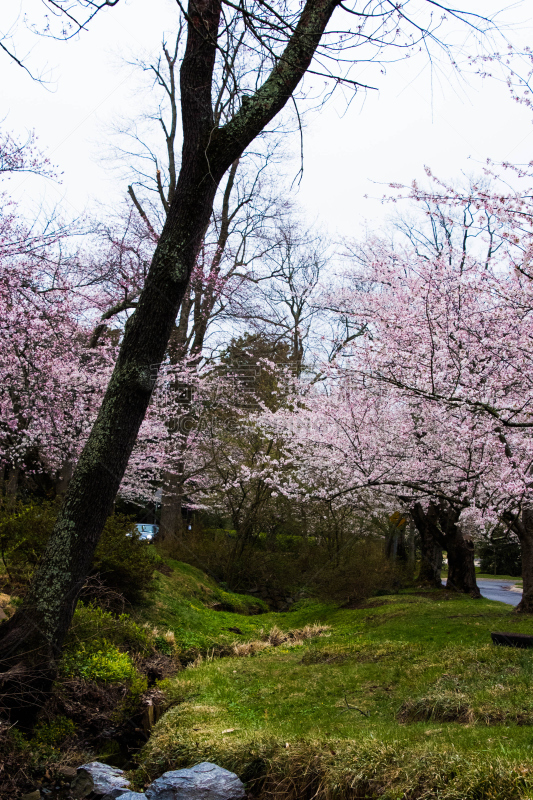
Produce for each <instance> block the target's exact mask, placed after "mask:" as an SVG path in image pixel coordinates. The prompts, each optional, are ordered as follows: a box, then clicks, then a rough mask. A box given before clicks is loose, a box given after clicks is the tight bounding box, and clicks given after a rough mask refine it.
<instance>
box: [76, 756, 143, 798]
mask: <svg viewBox="0 0 533 800" xmlns="http://www.w3.org/2000/svg"><path fill="white" fill-rule="evenodd" d="M123 776H124V772H123V770H121V769H117V767H110V766H109V764H102V763H100V761H91V762H90V763H89V764H83V765H82V766H81V767H78V770H77V773H76V777H75V778H74V780H73V781H72V784H71V790H72V794H73V795H74V797H76V798H82V797H87V795H88V794H90V793H91V792H93V793H94V794H96V795H100V796H101V797H102V800H114V799H115V798H116V797H120V796H121V795H124V794H125V793H126V792H128V788H129V785H130V782H129V781H127V780H126V778H124V777H123Z"/></svg>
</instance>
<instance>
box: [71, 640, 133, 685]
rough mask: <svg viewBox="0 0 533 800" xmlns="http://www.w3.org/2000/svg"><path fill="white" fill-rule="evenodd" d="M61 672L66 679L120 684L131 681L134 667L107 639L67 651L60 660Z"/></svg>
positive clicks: (125, 655) (84, 643) (83, 644)
mask: <svg viewBox="0 0 533 800" xmlns="http://www.w3.org/2000/svg"><path fill="white" fill-rule="evenodd" d="M61 672H62V674H63V675H65V676H66V677H68V678H84V679H85V680H93V681H105V682H106V683H120V682H122V681H131V680H133V678H134V677H135V675H136V670H135V667H134V666H133V664H132V661H131V658H130V657H129V655H128V654H127V653H121V652H120V650H119V649H118V648H117V647H116V646H115V645H114V644H112V643H111V642H109V641H108V640H107V639H99V640H98V639H97V640H94V641H92V642H82V643H80V644H79V645H78V646H77V647H76V648H75V649H74V648H72V649H67V650H66V651H65V652H64V653H63V658H62V660H61Z"/></svg>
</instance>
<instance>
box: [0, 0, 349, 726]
mask: <svg viewBox="0 0 533 800" xmlns="http://www.w3.org/2000/svg"><path fill="white" fill-rule="evenodd" d="M336 5H337V0H307V3H306V5H305V6H304V8H303V9H302V11H301V12H300V19H299V21H298V23H297V25H296V27H295V29H294V30H293V32H292V34H291V37H290V39H289V42H288V44H287V47H286V49H285V52H284V53H283V55H282V57H281V58H280V59H279V60H278V61H277V63H276V65H275V66H274V68H273V70H272V72H271V74H270V75H269V77H268V78H267V80H266V81H265V83H264V84H263V85H262V86H261V87H260V88H259V89H258V90H257V91H256V93H255V95H253V96H252V97H249V98H247V99H248V102H247V103H246V104H243V106H242V107H241V109H240V110H239V111H238V112H237V113H236V114H235V116H234V117H233V118H232V120H230V122H228V123H227V124H226V125H225V126H224V127H223V128H219V129H216V128H215V126H214V121H213V110H212V102H211V86H212V80H213V67H214V62H215V55H216V52H217V32H218V26H219V20H220V13H221V0H194V2H192V0H191V3H190V5H189V11H188V16H187V25H188V34H187V46H186V51H185V55H184V59H183V62H182V67H181V72H180V82H181V106H182V122H183V152H182V167H181V170H180V176H179V179H178V184H177V187H176V192H175V195H174V198H173V201H172V204H171V207H170V211H169V214H168V217H167V220H166V223H165V225H164V228H163V231H162V233H161V237H160V240H159V242H158V245H157V248H156V251H155V254H154V258H153V260H152V265H151V267H150V271H149V274H148V276H147V278H146V283H145V286H144V289H143V291H142V293H141V295H140V297H139V301H138V306H137V309H136V311H135V313H134V314H133V316H132V317H131V318H130V319H129V320H128V322H127V324H126V328H125V331H124V338H123V341H122V345H121V348H120V352H119V355H118V359H117V363H116V366H115V369H114V371H113V375H112V377H111V379H110V382H109V385H108V388H107V391H106V394H105V397H104V400H103V403H102V406H101V408H100V412H99V414H98V417H97V420H96V422H95V423H94V426H93V429H92V431H91V434H90V436H89V439H88V441H87V443H86V445H85V447H84V449H83V452H82V454H81V456H80V459H79V461H78V464H77V466H76V469H75V471H74V474H73V477H72V480H71V482H70V486H69V488H68V491H67V494H66V497H65V500H64V502H63V505H62V507H61V510H60V512H59V515H58V519H57V523H56V526H55V528H54V531H53V533H52V536H51V537H50V540H49V542H48V546H47V548H46V552H45V555H44V557H43V559H42V561H41V564H40V566H39V568H38V570H37V571H36V574H35V576H34V578H33V581H32V584H31V586H30V589H29V591H28V594H27V596H26V598H25V600H24V603H23V605H22V607H21V608H20V609H18V610H17V612H16V613H15V615H14V616H13V617H12V618H11V619H10V620H9V621H7V622H5V623H3V624H2V625H1V626H0V668H1V669H2V670H3V674H2V675H1V676H0V683H1V687H0V695H1V698H0V699H2V701H3V703H4V707H5V708H6V709H8V710H10V711H11V712H12V714H11V716H12V719H22V720H24V721H25V722H26V723H27V724H30V723H31V720H32V715H34V714H35V713H36V710H37V708H38V706H39V703H40V701H41V700H42V693H43V692H46V691H47V689H48V687H49V686H50V684H51V682H52V680H53V677H54V666H55V663H56V661H57V659H58V657H59V655H60V652H61V646H62V643H63V640H64V637H65V635H66V633H67V630H68V628H69V625H70V622H71V619H72V615H73V613H74V609H75V606H76V602H77V599H78V595H79V593H80V591H81V588H82V586H83V584H84V581H85V578H86V576H87V574H88V572H89V569H90V566H91V562H92V560H93V555H94V551H95V549H96V545H97V543H98V540H99V538H100V535H101V532H102V529H103V526H104V523H105V520H106V518H107V516H108V515H109V513H110V512H111V510H112V507H113V502H114V499H115V496H116V493H117V491H118V488H119V486H120V482H121V480H122V477H123V475H124V472H125V469H126V466H127V463H128V459H129V457H130V454H131V451H132V449H133V446H134V444H135V440H136V437H137V433H138V430H139V427H140V425H141V423H142V420H143V418H144V415H145V412H146V408H147V406H148V402H149V399H150V395H151V391H152V378H151V376H152V374H153V369H154V365H158V364H160V363H161V361H162V360H163V358H164V355H165V351H166V348H167V344H168V341H169V337H170V334H171V332H172V329H173V327H174V325H175V320H176V315H177V312H178V310H179V307H180V303H181V300H182V298H183V296H184V293H185V291H186V288H187V285H188V281H189V277H190V274H191V271H192V269H193V267H194V264H195V260H196V256H197V254H198V251H199V248H200V246H201V242H202V238H203V236H204V234H205V230H206V228H207V225H208V224H209V219H210V216H211V213H212V209H213V201H214V196H215V192H216V190H217V186H218V184H219V182H220V180H221V178H222V176H223V175H224V173H225V171H226V170H227V169H228V168H229V167H230V166H231V164H232V163H233V162H234V161H235V159H236V158H238V157H239V156H240V155H241V154H242V152H243V151H244V149H245V148H246V147H247V146H248V145H249V144H250V142H251V141H252V140H253V139H254V138H255V137H256V136H257V135H258V134H259V133H260V132H261V131H262V130H263V128H264V127H265V125H266V124H268V122H270V120H271V119H272V118H273V117H274V116H275V115H276V114H277V113H278V111H279V110H280V109H281V108H283V106H284V105H285V104H286V102H287V101H288V100H289V98H290V97H291V95H292V93H293V91H294V89H295V88H296V86H297V85H298V83H299V81H300V79H301V78H302V76H303V75H304V73H305V71H306V70H307V68H308V66H309V64H310V62H311V59H312V57H313V54H314V52H315V50H316V47H317V45H318V43H319V41H320V38H321V36H322V33H323V31H324V28H325V27H326V25H327V23H328V21H329V18H330V16H331V14H332V12H333V10H334V8H335V7H336Z"/></svg>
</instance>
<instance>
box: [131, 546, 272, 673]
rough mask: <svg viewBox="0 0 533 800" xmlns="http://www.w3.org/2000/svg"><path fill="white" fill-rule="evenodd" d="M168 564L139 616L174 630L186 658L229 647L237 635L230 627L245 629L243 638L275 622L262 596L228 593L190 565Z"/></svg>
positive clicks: (249, 636)
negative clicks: (259, 597)
mask: <svg viewBox="0 0 533 800" xmlns="http://www.w3.org/2000/svg"><path fill="white" fill-rule="evenodd" d="M165 565H166V566H167V567H168V568H170V570H172V571H171V573H170V574H169V575H166V574H162V573H160V572H156V573H155V575H156V578H155V591H154V595H153V602H152V603H151V604H150V605H148V606H146V607H144V608H141V609H140V610H139V611H138V613H137V615H136V616H137V618H138V619H139V621H140V622H148V623H150V624H152V625H154V626H157V628H158V629H160V630H162V631H166V630H171V631H173V632H174V635H175V639H176V645H177V647H178V649H179V650H180V651H181V652H182V653H183V654H184V656H186V657H187V656H188V657H190V658H194V657H195V656H196V655H198V654H202V653H207V652H208V651H209V650H212V649H213V648H215V650H219V649H224V648H225V647H228V646H229V645H230V644H231V643H232V642H234V641H235V637H236V635H235V633H232V632H231V631H230V630H229V628H239V630H242V632H243V639H244V638H253V637H255V636H256V635H257V634H258V632H259V631H260V630H261V629H262V628H265V627H272V625H273V624H274V622H275V619H276V615H275V614H274V615H272V614H267V613H264V612H267V611H268V607H267V605H266V604H265V603H264V602H263V601H262V600H259V599H257V598H255V597H250V596H248V595H241V594H235V593H233V592H227V591H224V590H223V589H221V588H220V587H219V586H218V585H217V584H216V583H215V581H214V580H212V579H211V578H209V577H208V576H207V575H206V574H205V573H203V572H201V571H200V570H199V569H196V568H195V567H192V566H190V565H189V564H184V563H182V562H180V561H173V560H171V559H165ZM258 612H260V613H258Z"/></svg>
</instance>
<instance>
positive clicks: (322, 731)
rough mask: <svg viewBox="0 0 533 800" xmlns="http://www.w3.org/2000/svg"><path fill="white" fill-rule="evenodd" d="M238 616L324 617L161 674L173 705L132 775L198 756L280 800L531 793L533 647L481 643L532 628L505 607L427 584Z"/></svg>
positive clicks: (252, 630)
mask: <svg viewBox="0 0 533 800" xmlns="http://www.w3.org/2000/svg"><path fill="white" fill-rule="evenodd" d="M213 613H214V612H209V611H207V610H206V614H213ZM216 613H217V614H219V615H220V617H217V619H221V618H222V613H223V612H216ZM234 619H235V615H228V617H227V618H226V619H225V621H224V625H226V623H228V622H230V624H231V621H232V620H234ZM239 619H240V621H241V622H243V620H244V621H245V623H246V625H248V624H249V625H250V627H246V625H245V626H240V625H239V627H240V629H241V630H242V631H243V633H244V632H245V633H246V635H248V636H250V638H253V636H257V634H258V633H259V631H258V628H257V627H256V626H258V624H259V622H260V627H262V628H263V629H268V626H269V625H272V624H274V623H275V624H277V625H278V626H279V627H280V628H283V629H284V630H288V629H294V628H298V627H301V626H302V625H305V624H308V623H311V622H318V623H321V624H322V625H329V626H331V628H330V630H329V631H327V632H326V633H324V634H323V635H322V636H320V637H318V638H315V639H312V640H309V641H306V642H304V643H303V644H298V645H296V646H290V643H285V644H281V645H280V646H279V647H276V648H266V649H263V650H261V651H260V652H258V653H257V654H256V655H255V656H253V657H248V658H231V657H229V658H223V659H214V660H212V661H204V663H202V664H200V665H199V666H196V667H194V668H188V669H186V670H185V671H183V672H181V673H180V674H179V675H178V676H177V677H176V678H173V679H172V680H170V681H168V682H167V684H166V686H165V691H166V694H167V698H168V699H169V701H170V702H171V703H172V707H171V708H170V710H169V711H168V712H167V713H166V714H165V715H164V716H163V718H162V719H161V720H160V722H159V723H158V725H157V726H156V727H155V729H154V731H153V733H152V736H151V738H150V741H149V742H148V744H147V745H146V746H145V748H144V750H143V751H142V753H141V756H140V759H141V769H140V770H139V771H138V773H137V780H145V779H148V778H153V777H155V776H156V775H158V774H161V772H162V771H164V770H167V769H174V768H179V767H182V766H187V765H191V764H193V763H197V762H199V761H203V760H206V761H215V762H216V763H219V764H221V765H222V766H225V767H227V768H229V769H232V770H234V771H236V772H237V773H238V774H239V775H241V777H242V778H243V779H244V780H245V781H247V782H248V784H249V787H250V789H251V790H252V791H253V792H255V793H256V794H259V795H260V796H262V797H263V796H264V797H266V795H267V794H268V795H269V796H271V797H272V796H274V797H275V798H281V796H282V795H283V797H284V798H285V799H286V800H287V798H288V799H289V800H292V798H294V800H296V798H301V797H311V796H316V797H317V798H319V799H321V798H324V799H325V798H333V797H351V798H384V799H385V798H386V799H387V800H400V798H405V799H406V800H415V799H420V800H422V798H424V799H426V798H427V799H429V798H439V800H483V799H484V798H486V800H489V798H490V800H513V798H517V800H518V799H519V798H520V799H522V800H525V799H526V798H532V797H533V767H532V766H531V760H532V756H533V735H532V733H531V728H530V725H531V724H532V723H533V697H532V696H531V683H532V680H533V652H531V651H524V650H514V649H511V648H498V647H495V646H494V645H492V644H491V643H490V631H491V630H514V631H521V632H533V622H532V621H531V620H530V619H527V618H521V617H517V616H516V614H515V613H514V612H513V610H512V608H511V607H507V606H504V605H503V604H500V603H496V602H492V601H488V600H483V599H482V600H471V599H470V598H468V597H453V596H452V598H451V599H448V598H447V595H446V593H444V592H427V593H424V594H413V595H396V596H393V597H383V598H375V599H374V600H373V601H369V602H368V603H367V604H366V607H363V608H360V609H356V610H343V609H336V608H333V607H327V606H319V605H313V604H310V603H307V604H303V605H301V606H300V607H297V608H296V609H295V610H294V611H291V612H288V613H285V614H267V615H262V616H260V617H240V618H239ZM195 622H196V624H198V625H203V624H204V623H205V628H203V629H202V631H201V635H202V636H204V637H206V638H208V637H209V636H211V637H213V638H215V637H216V636H217V634H216V631H215V626H214V623H211V622H209V623H208V621H207V618H204V617H202V616H201V612H199V616H197V617H196V618H195ZM186 624H192V618H191V619H190V621H189V623H184V630H185V627H186ZM218 625H219V626H220V625H221V623H220V622H219V623H218ZM221 627H222V628H223V627H224V626H223V625H222V626H221ZM228 627H229V626H228ZM244 627H246V631H244ZM189 634H190V635H192V632H191V631H190V632H189V633H188V634H187V636H189ZM196 635H197V636H198V638H200V630H199V628H198V630H197V631H196ZM221 635H223V636H224V637H225V636H226V633H225V631H223V630H222V631H221ZM187 636H185V638H186V639H187ZM233 638H239V639H242V638H244V637H233Z"/></svg>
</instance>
